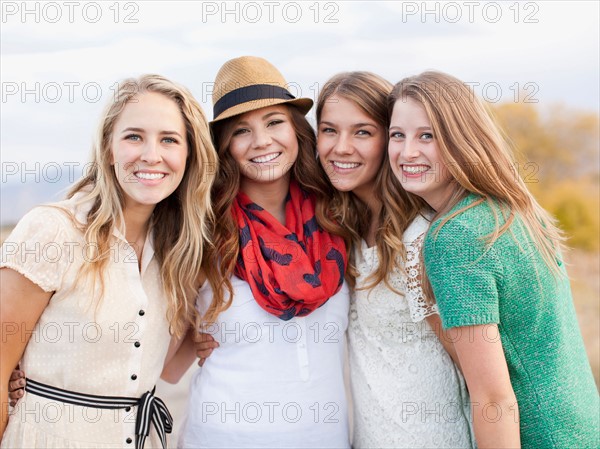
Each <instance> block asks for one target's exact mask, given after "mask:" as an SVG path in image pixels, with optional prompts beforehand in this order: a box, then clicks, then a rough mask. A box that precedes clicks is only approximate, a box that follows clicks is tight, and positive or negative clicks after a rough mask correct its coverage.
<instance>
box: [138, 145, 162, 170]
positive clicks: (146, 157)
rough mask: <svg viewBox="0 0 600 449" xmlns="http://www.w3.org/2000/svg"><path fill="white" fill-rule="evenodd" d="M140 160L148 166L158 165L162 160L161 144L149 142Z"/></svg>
mask: <svg viewBox="0 0 600 449" xmlns="http://www.w3.org/2000/svg"><path fill="white" fill-rule="evenodd" d="M140 159H141V160H142V161H144V162H145V163H147V164H148V165H156V164H158V163H159V162H160V161H161V160H162V156H161V154H160V145H159V143H157V142H154V141H147V142H146V144H145V145H144V148H143V150H142V154H141V156H140Z"/></svg>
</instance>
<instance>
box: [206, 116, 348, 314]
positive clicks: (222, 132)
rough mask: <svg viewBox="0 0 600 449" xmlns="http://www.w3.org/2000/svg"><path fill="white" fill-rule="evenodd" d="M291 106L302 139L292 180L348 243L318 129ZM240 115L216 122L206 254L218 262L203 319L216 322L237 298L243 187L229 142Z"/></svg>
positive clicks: (210, 272) (325, 225)
mask: <svg viewBox="0 0 600 449" xmlns="http://www.w3.org/2000/svg"><path fill="white" fill-rule="evenodd" d="M283 107H285V108H287V109H288V112H289V116H290V121H291V124H292V126H293V128H294V130H295V132H296V137H297V140H298V157H297V159H296V161H295V162H294V165H293V167H292V168H291V170H290V173H291V179H292V180H295V181H296V182H297V183H298V185H299V186H300V187H301V188H302V189H304V190H305V191H307V192H309V193H312V194H313V195H314V196H315V200H316V204H315V216H316V218H317V222H318V223H319V225H320V226H321V227H322V228H323V229H324V230H325V231H327V232H330V233H332V234H335V235H340V236H342V237H343V238H344V239H345V240H346V242H348V241H349V237H348V236H347V235H346V232H345V230H344V228H342V227H341V226H339V225H338V224H337V223H336V222H335V221H334V220H332V218H331V217H330V214H329V211H328V201H327V198H329V197H330V196H331V189H332V187H331V186H330V185H328V183H327V181H325V179H324V177H325V176H326V175H325V172H324V171H323V169H322V168H321V167H320V164H319V163H318V162H317V161H316V159H315V148H316V137H315V132H314V130H313V129H312V127H311V126H310V123H308V121H307V120H306V117H305V116H304V114H303V113H302V112H301V111H300V110H299V109H297V108H296V107H295V106H293V105H289V104H288V105H283ZM238 119H239V117H238V116H233V117H230V118H227V119H224V120H221V121H218V122H215V123H213V125H212V135H213V142H214V143H215V147H216V149H217V153H218V155H219V161H220V164H221V166H220V168H219V171H218V173H217V177H216V180H215V184H214V187H213V190H212V200H213V207H214V210H215V220H216V221H215V226H214V230H213V242H214V246H213V247H211V248H210V249H209V250H208V251H207V252H206V255H205V266H206V267H207V268H208V267H209V266H210V265H213V266H214V265H215V261H219V264H218V268H217V269H216V270H208V269H207V270H205V271H206V275H207V278H208V281H209V282H210V284H211V287H212V289H213V292H214V295H213V299H212V302H211V304H210V306H209V308H208V310H207V311H206V313H205V315H204V317H203V320H204V321H205V322H214V321H215V320H216V318H217V316H218V315H219V313H221V312H223V311H225V310H227V308H228V307H229V306H230V305H231V299H232V298H233V287H232V284H231V280H230V279H231V276H232V275H233V272H234V269H235V264H236V262H237V258H238V253H239V230H238V225H237V223H236V222H235V220H234V218H233V215H232V213H231V208H232V205H233V201H234V200H235V197H236V195H237V194H238V192H239V190H240V177H241V173H240V169H239V166H238V164H237V162H236V161H235V160H234V159H233V157H232V156H231V153H230V151H229V145H230V143H231V138H232V137H233V132H234V127H235V125H236V123H237V121H238ZM225 290H227V291H228V292H229V300H226V299H225Z"/></svg>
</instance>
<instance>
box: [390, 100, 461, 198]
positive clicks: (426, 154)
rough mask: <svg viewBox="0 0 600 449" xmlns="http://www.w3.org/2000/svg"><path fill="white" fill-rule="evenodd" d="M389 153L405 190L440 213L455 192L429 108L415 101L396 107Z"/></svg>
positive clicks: (391, 162) (391, 125) (392, 121)
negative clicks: (427, 110)
mask: <svg viewBox="0 0 600 449" xmlns="http://www.w3.org/2000/svg"><path fill="white" fill-rule="evenodd" d="M389 134H390V140H389V143H388V152H389V157H390V164H391V167H392V171H393V172H394V175H395V176H396V178H398V181H400V184H402V187H403V188H404V189H405V190H406V191H407V192H410V193H413V194H415V195H418V196H420V197H421V198H423V199H424V200H425V201H427V203H428V204H429V205H430V206H431V207H432V208H433V209H434V210H439V209H440V208H441V207H442V206H443V205H444V204H445V202H446V200H447V199H448V198H449V197H450V196H451V194H452V191H453V182H452V176H451V175H450V173H449V171H448V168H447V167H446V165H445V164H444V162H443V161H442V158H441V155H440V151H439V149H438V144H437V141H436V136H434V135H433V129H432V128H431V122H430V121H429V117H427V113H426V111H425V108H424V107H423V106H422V105H421V104H420V103H418V102H417V101H415V100H413V99H412V98H401V99H399V100H398V101H396V103H395V104H394V109H393V112H392V117H391V121H390V131H389Z"/></svg>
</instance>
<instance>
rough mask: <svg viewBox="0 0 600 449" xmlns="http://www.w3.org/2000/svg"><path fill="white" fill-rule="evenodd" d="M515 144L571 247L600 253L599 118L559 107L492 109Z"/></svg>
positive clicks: (524, 170)
mask: <svg viewBox="0 0 600 449" xmlns="http://www.w3.org/2000/svg"><path fill="white" fill-rule="evenodd" d="M490 109H491V110H492V113H493V114H494V115H495V117H496V120H497V122H498V124H499V125H500V126H501V128H502V129H503V131H504V133H505V135H506V137H507V139H508V140H509V142H511V144H512V146H513V148H514V150H515V155H516V159H517V162H518V168H519V173H520V174H521V177H522V178H523V179H524V180H525V182H526V183H527V186H528V187H529V189H530V190H531V192H532V193H533V194H534V195H535V196H536V198H537V199H538V201H539V202H540V204H541V205H542V206H543V207H544V208H546V210H548V211H549V212H550V213H552V214H553V215H554V216H555V217H556V218H557V219H558V221H559V224H560V226H561V228H562V229H563V230H564V231H565V232H566V233H567V235H568V236H569V242H568V243H569V245H570V246H574V247H578V248H582V249H586V250H590V251H598V250H599V249H600V182H599V180H600V139H599V137H600V118H599V117H598V114H597V113H593V112H587V111H579V110H573V109H570V108H567V107H565V106H563V105H554V106H552V107H550V108H548V109H546V110H544V111H541V110H540V109H539V107H538V106H537V105H534V104H527V103H502V104H499V105H490Z"/></svg>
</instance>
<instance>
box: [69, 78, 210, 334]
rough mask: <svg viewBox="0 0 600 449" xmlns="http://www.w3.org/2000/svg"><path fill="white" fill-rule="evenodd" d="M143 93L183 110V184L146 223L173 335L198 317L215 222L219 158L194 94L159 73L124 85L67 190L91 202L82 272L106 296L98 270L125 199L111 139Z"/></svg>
mask: <svg viewBox="0 0 600 449" xmlns="http://www.w3.org/2000/svg"><path fill="white" fill-rule="evenodd" d="M145 92H156V93H160V94H162V95H164V96H166V97H168V98H170V99H171V100H173V101H174V102H175V103H176V104H177V106H178V107H179V110H180V111H181V114H182V117H183V120H184V123H185V128H186V138H187V145H188V157H187V162H186V169H185V173H184V175H183V179H182V181H181V183H180V184H179V186H178V187H177V189H176V190H175V192H173V193H172V194H171V195H170V196H169V197H167V198H165V199H164V200H163V201H161V202H160V203H158V204H157V205H156V207H155V209H154V212H153V214H152V217H151V223H150V225H151V228H152V230H153V238H154V248H155V256H156V258H157V260H158V263H159V266H160V276H161V280H162V287H163V289H164V293H165V295H166V297H167V301H168V311H167V318H168V320H169V322H170V327H171V332H172V333H174V334H175V335H177V336H181V335H182V333H183V332H184V331H185V329H186V328H187V326H188V325H190V324H193V323H194V321H195V317H196V311H195V307H194V301H195V295H196V292H197V288H198V281H199V276H200V273H201V262H202V259H203V255H204V250H205V245H206V243H207V242H209V241H210V240H209V230H210V227H209V222H210V220H211V217H212V216H213V212H212V208H211V202H210V190H211V187H212V184H213V180H214V174H215V172H216V170H217V163H218V158H217V154H216V151H215V149H214V147H213V145H212V142H211V140H210V131H209V129H208V123H207V120H206V117H205V116H204V112H203V111H202V108H201V107H200V105H199V104H198V102H197V101H196V100H195V99H194V97H193V96H192V94H191V93H190V92H189V91H188V90H187V89H186V88H185V87H183V86H180V85H177V84H175V83H173V82H172V81H169V80H168V79H166V78H164V77H162V76H159V75H143V76H141V77H139V78H136V79H134V78H129V79H126V80H124V81H122V82H121V83H120V85H119V89H118V91H117V92H116V94H115V97H114V98H112V99H111V101H110V102H109V104H108V105H107V106H106V108H105V110H104V112H103V114H102V118H101V120H100V126H99V127H98V131H97V134H96V137H95V141H94V145H93V153H92V164H91V168H90V170H89V171H88V172H87V173H85V174H84V176H83V178H82V179H81V180H80V181H79V182H77V183H76V184H75V185H74V186H73V187H72V188H71V190H70V191H69V194H68V197H69V198H71V197H73V196H74V195H75V194H76V193H78V192H81V194H82V195H81V198H79V197H78V202H81V203H83V202H88V201H91V202H92V204H93V206H92V208H91V210H90V212H89V213H88V216H87V223H86V224H85V225H84V227H83V229H82V231H83V233H84V238H85V241H86V248H88V249H89V250H90V251H91V253H90V254H88V260H90V261H91V262H90V263H89V264H84V266H83V267H82V272H81V274H82V275H84V276H87V275H92V278H93V280H94V283H95V282H96V279H98V280H99V281H100V291H101V292H103V290H104V278H103V272H104V269H105V268H106V266H107V264H108V262H109V259H110V245H111V235H112V229H113V228H114V227H115V226H116V227H123V226H124V220H123V207H124V204H125V202H124V193H123V191H122V189H121V187H120V186H119V182H118V180H117V177H116V174H115V172H114V170H113V167H112V166H111V140H112V134H113V129H114V125H115V122H116V121H117V119H118V117H119V115H120V114H121V112H122V111H123V109H124V108H125V106H126V104H127V103H128V102H129V101H131V100H132V99H134V98H135V96H136V95H139V94H143V93H145Z"/></svg>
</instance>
